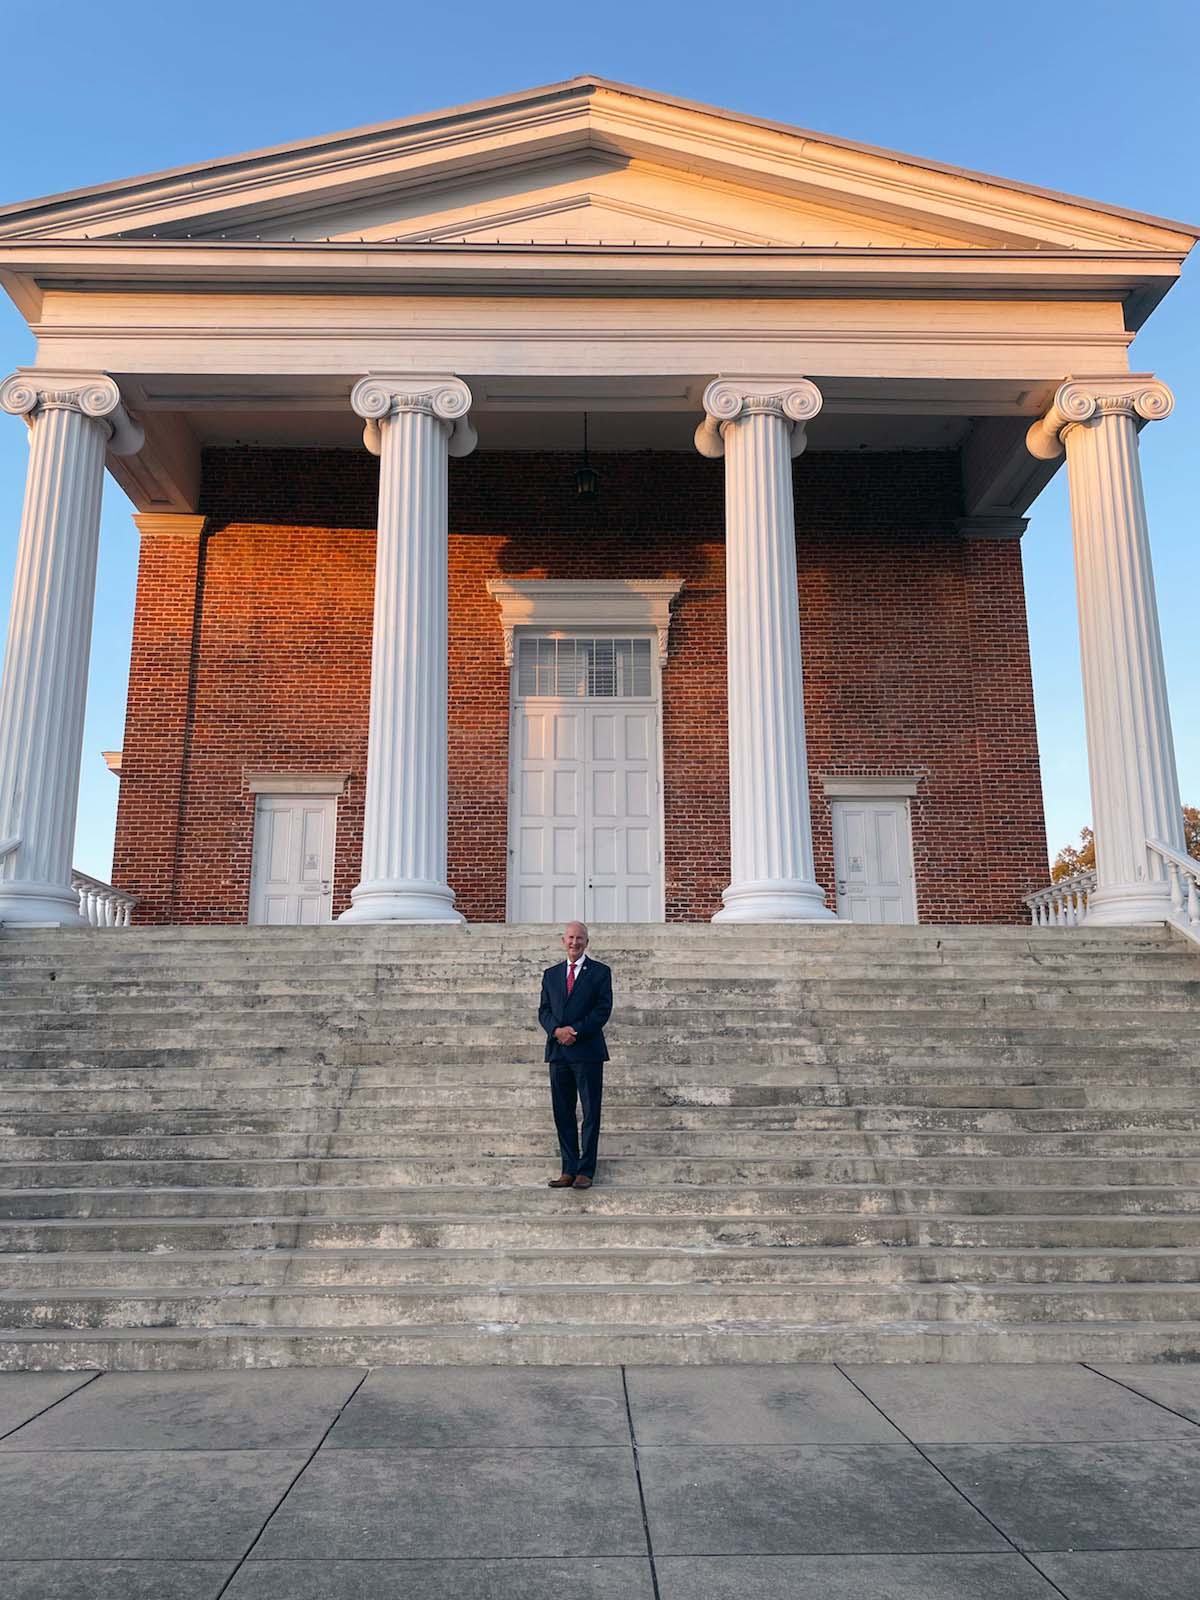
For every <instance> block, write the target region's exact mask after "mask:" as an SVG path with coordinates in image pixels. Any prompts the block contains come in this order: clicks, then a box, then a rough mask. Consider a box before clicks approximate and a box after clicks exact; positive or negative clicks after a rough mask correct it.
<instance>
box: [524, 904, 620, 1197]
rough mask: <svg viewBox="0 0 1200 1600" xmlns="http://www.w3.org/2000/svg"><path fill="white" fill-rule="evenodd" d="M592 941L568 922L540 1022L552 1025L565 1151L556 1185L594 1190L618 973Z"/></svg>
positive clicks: (545, 979)
mask: <svg viewBox="0 0 1200 1600" xmlns="http://www.w3.org/2000/svg"><path fill="white" fill-rule="evenodd" d="M587 942H588V931H587V929H586V928H585V927H584V925H583V923H582V922H568V923H567V925H566V927H565V928H564V929H563V934H562V943H563V949H564V950H565V951H566V952H567V959H566V960H565V961H560V962H559V963H558V965H557V966H553V967H547V968H546V970H545V972H543V974H542V1000H541V1004H540V1006H539V1007H538V1021H539V1022H540V1023H541V1025H542V1027H543V1028H544V1029H545V1030H546V1060H547V1061H548V1062H549V1063H550V1104H551V1106H552V1107H553V1109H554V1126H555V1128H556V1129H557V1131H558V1146H559V1149H560V1150H561V1151H562V1172H561V1174H560V1175H559V1176H558V1177H557V1178H551V1179H550V1187H551V1188H552V1189H570V1188H576V1189H590V1188H591V1187H592V1183H593V1181H594V1180H595V1176H596V1151H597V1148H598V1147H599V1144H600V1100H601V1096H602V1095H603V1092H604V1063H605V1062H606V1061H607V1060H608V1046H607V1045H606V1044H605V1042H604V1024H605V1023H606V1022H607V1021H608V1019H609V1017H610V1016H611V1015H612V1004H613V1000H612V972H611V970H610V969H609V968H608V967H606V966H605V965H604V963H603V962H602V961H593V960H592V959H591V957H590V956H588V955H586V954H585V951H586V950H587ZM577 1100H578V1101H579V1103H580V1104H581V1105H582V1107H583V1141H582V1148H581V1145H580V1132H579V1128H578V1126H577V1124H576V1121H575V1105H576V1101H577Z"/></svg>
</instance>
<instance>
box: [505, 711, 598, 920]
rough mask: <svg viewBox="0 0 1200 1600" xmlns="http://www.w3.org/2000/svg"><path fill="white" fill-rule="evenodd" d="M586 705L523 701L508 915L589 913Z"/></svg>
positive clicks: (516, 745)
mask: <svg viewBox="0 0 1200 1600" xmlns="http://www.w3.org/2000/svg"><path fill="white" fill-rule="evenodd" d="M586 714H587V713H586V709H585V707H584V706H582V705H572V706H563V705H552V704H545V705H541V704H538V703H537V702H536V701H534V702H528V703H518V705H517V706H516V708H515V709H514V712H513V717H512V721H511V724H510V727H511V735H510V737H511V739H512V742H513V751H512V766H513V781H512V783H511V785H510V788H509V805H510V806H511V807H512V809H513V815H512V816H511V818H510V820H509V841H510V843H509V858H508V884H509V887H508V920H509V921H510V922H566V921H569V920H570V919H571V918H572V917H578V916H580V915H582V912H581V910H580V907H581V906H582V905H583V888H584V883H585V879H586V874H585V869H584V848H585V820H584V803H585V799H586V794H585V779H584V762H583V754H584V749H585V740H586V727H585V719H586Z"/></svg>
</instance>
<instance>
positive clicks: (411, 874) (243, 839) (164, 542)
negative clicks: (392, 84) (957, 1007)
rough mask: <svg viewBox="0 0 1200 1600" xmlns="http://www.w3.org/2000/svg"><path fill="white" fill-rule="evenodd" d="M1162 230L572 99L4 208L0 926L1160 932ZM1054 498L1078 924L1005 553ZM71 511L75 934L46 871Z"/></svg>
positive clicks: (755, 126)
mask: <svg viewBox="0 0 1200 1600" xmlns="http://www.w3.org/2000/svg"><path fill="white" fill-rule="evenodd" d="M1196 237H1197V230H1195V229H1193V228H1189V227H1186V226H1184V225H1182V224H1179V223H1174V222H1171V221H1169V220H1166V219H1164V218H1159V217H1152V216H1146V215H1143V214H1141V213H1137V212H1132V211H1127V210H1123V209H1119V208H1116V207H1113V206H1108V205H1104V204H1100V203H1098V202H1095V201H1092V200H1087V199H1083V198H1080V197H1078V196H1074V195H1065V194H1056V193H1053V192H1051V191H1048V190H1045V189H1041V188H1037V187H1033V186H1030V185H1027V184H1023V183H1020V182H1014V181H1012V180H1009V179H1003V178H993V177H989V176H988V175H986V174H982V173H974V172H967V171H964V170H962V169H960V168H956V167H952V166H947V165H944V164H942V163H940V162H937V161H931V160H927V159H925V158H921V157H915V156H910V155H901V154H899V153H897V152H895V151H890V150H886V149H879V148H874V147H870V146H865V145H861V144H857V143H854V142H852V141H848V140H845V139H841V138H838V137H836V136H831V135H826V134H818V133H813V132H811V131H808V130H805V129H801V128H795V127H791V126H788V125H786V124H782V123H777V122H770V121H766V120H764V119H762V118H758V117H755V116H748V115H744V114H742V113H738V112H731V111H725V110H719V109H715V108H713V107H709V106H701V105H697V104H695V103H692V102H689V101H684V100H680V99H677V98H675V97H672V96H669V95H662V94H658V93H655V92H653V91H648V90H643V89H635V88H632V87H630V86H629V85H624V84H618V83H612V82H608V81H606V80H604V79H600V78H595V77H591V76H584V77H579V78H574V79H572V80H570V81H569V82H565V83H556V84H548V85H543V86H541V87H537V88H533V89H529V90H525V91H523V92H521V93H519V94H513V95H506V96H503V97H499V98H497V99H493V100H485V101H479V102H476V103H474V104H470V105H464V106H458V107H452V108H449V109H447V110H444V111H440V112H436V113H432V114H422V115H417V116H409V117H402V118H399V119H397V120H395V121H392V122H388V123H386V124H380V125H378V126H375V127H371V128H363V129H358V130H352V131H350V132H344V133H337V134H331V135H327V136H323V137H319V138H315V139H312V140H308V141H302V142H299V143H296V144H290V145H281V146H278V147H275V148H272V149H267V150H257V151H250V152H247V153H245V154H243V155H239V156H233V157H228V158H224V159H221V160H218V161H215V162H209V163H202V164H199V165H197V166H194V167H189V168H183V169H178V170H176V171H173V172H164V173H153V174H149V175H147V176H144V177H141V178H134V179H127V180H123V181H119V182H116V183H113V184H107V185H101V186H98V187H93V188H90V189H82V190H78V191H75V192H73V193H68V194H62V195H53V196H48V197H45V198H43V199H40V200H34V201H30V202H28V203H26V204H24V205H18V206H13V207H7V208H0V280H2V282H3V285H4V287H5V288H6V290H7V291H8V292H9V293H10V294H11V296H12V297H13V299H14V301H15V303H16V304H17V305H18V307H19V308H20V310H21V312H22V314H23V315H24V316H25V317H26V319H27V320H28V321H29V324H30V327H31V328H32V329H33V331H34V333H35V335H36V339H37V353H36V360H35V363H34V365H33V366H31V367H28V368H22V369H21V370H20V371H18V372H16V373H14V374H13V375H12V376H11V377H9V378H7V379H5V380H4V382H3V383H0V409H2V410H4V411H5V412H9V413H12V414H14V415H16V416H19V417H21V418H23V419H24V420H25V422H26V423H27V424H28V426H29V429H30V456H29V463H30V464H29V471H28V477H27V486H26V497H25V509H24V513H23V520H22V531H21V550H20V554H19V559H18V562H17V567H16V583H15V586H14V596H13V609H12V615H13V617H14V619H15V622H14V626H13V628H12V629H11V631H10V635H9V643H8V648H7V654H6V662H5V667H4V671H3V673H2V674H0V751H3V755H4V760H3V761H2V762H0V924H6V925H7V924H17V923H19V924H33V925H36V926H45V925H52V926H59V925H71V926H81V925H82V924H83V923H85V922H103V923H104V925H109V924H110V923H111V922H112V921H113V920H116V921H122V920H126V919H128V917H129V916H130V915H131V914H132V916H133V920H134V921H137V922H157V923H170V922H187V923H216V924H220V923H239V922H245V921H250V922H278V923H286V922H297V921H329V920H331V919H333V918H342V919H344V920H346V921H348V922H368V923H380V922H391V923H445V924H456V923H460V922H461V921H462V920H464V918H465V919H467V920H471V921H481V920H482V921H489V920H499V919H506V920H510V921H516V922H538V923H546V922H557V921H561V920H563V919H565V918H566V917H567V916H583V917H585V918H587V919H589V920H593V921H596V922H610V923H620V922H633V921H657V920H669V921H693V920H697V921H698V920H704V919H707V918H710V917H713V918H716V919H718V920H720V921H721V922H726V921H728V922H772V921H799V922H805V921H816V922H823V921H826V920H828V919H830V918H831V917H833V916H835V915H836V916H839V917H843V918H850V919H854V920H861V921H874V922H899V921H914V920H921V921H926V922H942V921H945V922H975V921H981V922H1009V921H1014V920H1017V919H1019V918H1021V917H1022V916H1023V915H1024V914H1027V911H1026V910H1025V909H1023V905H1022V901H1023V897H1024V896H1026V895H1027V894H1029V892H1030V891H1031V890H1034V889H1036V888H1037V887H1038V886H1039V885H1041V886H1042V893H1041V894H1040V896H1037V895H1035V896H1033V897H1031V899H1030V902H1029V908H1028V909H1031V910H1032V914H1033V915H1034V916H1035V917H1036V918H1040V919H1042V920H1054V921H1060V922H1068V923H1071V922H1074V921H1077V920H1078V919H1079V918H1080V916H1082V915H1084V913H1085V911H1086V918H1087V920H1088V921H1089V923H1094V924H1102V923H1104V922H1108V923H1125V922H1155V921H1161V920H1163V919H1164V918H1170V917H1173V916H1175V915H1176V914H1177V912H1178V909H1179V905H1180V903H1181V896H1183V895H1184V893H1185V891H1184V889H1183V888H1182V885H1183V883H1184V879H1185V878H1186V879H1187V882H1188V884H1189V885H1190V887H1189V888H1188V889H1187V891H1186V894H1187V895H1188V896H1190V897H1191V899H1190V901H1189V903H1194V899H1195V893H1196V890H1195V882H1196V880H1195V878H1194V876H1189V874H1193V870H1194V869H1193V867H1192V866H1191V865H1189V864H1188V862H1187V858H1186V856H1185V855H1184V854H1183V853H1182V852H1183V850H1184V841H1183V835H1182V828H1181V822H1180V805H1179V792H1178V782H1177V778H1176V771H1175V762H1174V753H1173V745H1172V736H1171V727H1170V719H1169V715H1168V711H1167V696H1166V686H1165V674H1164V670H1163V662H1162V650H1161V642H1160V639H1159V634H1158V624H1157V614H1156V609H1155V597H1154V588H1153V578H1152V575H1151V566H1150V556H1149V539H1148V531H1147V525H1146V512H1145V504H1144V498H1143V493H1142V485H1141V476H1140V467H1139V457H1138V445H1137V436H1138V431H1139V430H1140V428H1141V427H1142V426H1143V425H1145V424H1146V423H1149V422H1154V421H1157V420H1159V419H1162V418H1165V417H1167V416H1168V415H1169V414H1170V412H1171V409H1172V405H1173V400H1172V396H1171V392H1170V390H1169V389H1168V388H1167V386H1166V385H1165V384H1164V383H1162V382H1160V381H1159V380H1158V379H1156V378H1155V377H1154V376H1153V375H1152V374H1148V373H1143V372H1137V371H1133V370H1131V365H1130V344H1131V340H1132V338H1133V336H1135V335H1136V333H1137V331H1138V329H1139V328H1140V327H1141V325H1142V324H1143V323H1144V321H1145V320H1146V318H1147V317H1148V316H1149V315H1150V314H1151V313H1152V312H1153V310H1154V308H1155V306H1156V305H1157V304H1158V302H1159V301H1160V300H1161V298H1162V296H1163V295H1164V294H1165V293H1166V292H1167V291H1168V290H1169V289H1170V287H1171V285H1172V284H1173V283H1174V281H1175V280H1176V278H1177V277H1178V275H1179V272H1180V270H1181V267H1182V263H1183V261H1184V259H1185V257H1186V256H1187V254H1188V252H1189V251H1190V250H1191V248H1192V246H1193V244H1194V242H1195V239H1196ZM589 428H590V433H589ZM589 443H590V447H591V451H592V460H591V466H592V468H594V469H595V471H596V472H598V474H599V494H598V495H597V496H596V497H595V498H594V499H589V497H588V496H587V495H586V494H583V493H581V492H580V489H581V480H580V478H579V473H580V471H583V472H584V477H585V479H586V474H587V471H588V470H590V469H587V468H585V467H584V466H583V465H582V462H583V461H586V458H587V453H588V446H589ZM581 458H582V460H581ZM1064 463H1065V464H1066V467H1067V473H1068V478H1069V480H1070V489H1071V507H1072V523H1073V532H1074V552H1075V567H1076V580H1077V583H1076V588H1077V598H1078V608H1079V629H1080V641H1081V660H1082V677H1083V689H1084V703H1085V713H1086V725H1087V738H1088V760H1089V769H1090V776H1091V789H1092V820H1093V824H1094V828H1095V837H1096V870H1095V873H1094V874H1092V875H1091V876H1090V877H1089V878H1088V879H1087V881H1081V882H1079V883H1077V884H1075V885H1073V886H1072V887H1071V889H1070V890H1069V891H1064V890H1062V889H1061V888H1057V889H1048V888H1046V887H1045V878H1046V854H1045V846H1044V836H1043V826H1042V808H1041V795H1040V788H1039V777H1038V762H1037V748H1036V735H1035V728H1034V715H1033V703H1032V696H1031V690H1030V671H1029V651H1028V639H1027V636H1026V622H1025V612H1024V602H1023V595H1022V575H1021V553H1020V552H1021V546H1020V538H1021V535H1022V534H1023V533H1024V531H1025V528H1026V526H1027V517H1026V513H1027V512H1028V511H1029V509H1030V507H1031V506H1032V505H1033V504H1034V502H1035V501H1036V499H1037V497H1038V495H1039V494H1040V493H1041V491H1042V489H1043V488H1044V487H1045V486H1046V484H1047V483H1048V482H1049V481H1050V479H1051V478H1052V477H1053V475H1054V474H1055V472H1057V471H1058V470H1059V468H1060V466H1062V465H1063V464H1064ZM106 470H107V471H108V472H109V473H111V474H112V475H113V476H114V477H115V478H116V479H117V481H118V482H119V483H120V484H121V486H122V488H123V489H124V490H125V491H126V493H127V494H128V495H129V497H130V499H131V500H132V501H133V503H134V505H135V508H136V512H135V520H136V522H137V525H138V528H139V531H140V534H141V539H142V549H141V565H140V570H139V578H138V590H137V602H136V617H135V626H134V640H133V654H132V664H131V673H130V686H129V700H128V723H127V729H126V735H125V743H124V751H123V756H122V778H121V782H122V790H121V797H120V809H119V816H118V827H117V837H116V850H115V858H114V867H113V877H114V881H115V887H114V886H113V885H107V884H97V883H96V882H95V881H94V880H89V881H88V883H86V884H82V885H81V884H80V883H79V882H78V881H77V880H78V879H79V878H80V874H78V873H75V872H74V871H73V864H72V861H71V843H72V819H73V817H74V811H75V805H76V798H77V793H78V779H79V761H80V751H81V745H82V739H83V716H84V708H85V703H86V688H87V685H86V671H85V669H84V663H85V661H86V656H87V644H88V640H89V637H90V618H91V608H92V605H93V603H94V595H95V573H96V560H97V550H98V537H99V519H100V502H101V488H102V482H103V477H104V473H105V471H106ZM1085 903H1086V904H1085Z"/></svg>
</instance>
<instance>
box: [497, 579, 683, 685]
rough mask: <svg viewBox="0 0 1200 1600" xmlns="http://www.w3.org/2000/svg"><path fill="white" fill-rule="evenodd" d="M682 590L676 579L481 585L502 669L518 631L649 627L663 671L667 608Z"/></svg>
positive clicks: (668, 622)
mask: <svg viewBox="0 0 1200 1600" xmlns="http://www.w3.org/2000/svg"><path fill="white" fill-rule="evenodd" d="M682 588H683V582H682V580H681V579H677V578H617V579H601V578H597V579H592V578H531V579H528V580H527V581H525V582H520V581H516V580H512V579H508V578H490V579H489V580H488V585H487V591H488V593H489V594H490V595H491V597H492V599H493V600H494V601H495V602H496V604H497V605H498V606H499V607H500V626H501V628H502V629H503V631H504V665H505V666H506V667H511V666H512V664H513V637H514V635H515V633H516V630H517V629H518V628H562V629H578V630H583V629H588V628H653V629H654V631H655V633H656V635H657V636H658V663H659V666H665V665H666V660H667V636H668V634H669V632H670V628H671V605H672V603H673V601H674V600H675V597H676V596H677V595H678V593H679V591H680V590H681V589H682Z"/></svg>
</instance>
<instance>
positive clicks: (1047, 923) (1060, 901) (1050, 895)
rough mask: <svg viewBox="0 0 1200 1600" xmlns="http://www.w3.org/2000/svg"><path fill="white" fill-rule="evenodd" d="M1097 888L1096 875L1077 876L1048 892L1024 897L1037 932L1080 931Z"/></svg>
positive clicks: (1053, 884)
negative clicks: (1054, 930)
mask: <svg viewBox="0 0 1200 1600" xmlns="http://www.w3.org/2000/svg"><path fill="white" fill-rule="evenodd" d="M1095 887H1096V874H1095V872H1093V871H1091V870H1089V871H1087V872H1076V873H1074V874H1073V875H1072V876H1071V877H1069V878H1060V879H1059V880H1058V882H1057V883H1052V884H1051V885H1050V886H1049V888H1047V889H1039V890H1038V891H1037V893H1036V894H1028V895H1026V896H1025V904H1026V905H1027V906H1028V907H1029V916H1030V920H1031V922H1032V923H1033V926H1034V927H1035V928H1078V927H1079V925H1080V923H1081V922H1083V920H1084V918H1085V916H1086V915H1087V908H1088V900H1089V898H1090V897H1091V893H1092V890H1093V889H1094V888H1095Z"/></svg>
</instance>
